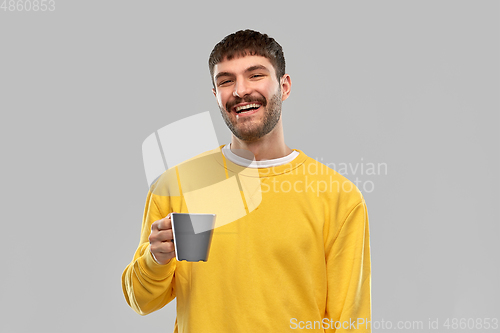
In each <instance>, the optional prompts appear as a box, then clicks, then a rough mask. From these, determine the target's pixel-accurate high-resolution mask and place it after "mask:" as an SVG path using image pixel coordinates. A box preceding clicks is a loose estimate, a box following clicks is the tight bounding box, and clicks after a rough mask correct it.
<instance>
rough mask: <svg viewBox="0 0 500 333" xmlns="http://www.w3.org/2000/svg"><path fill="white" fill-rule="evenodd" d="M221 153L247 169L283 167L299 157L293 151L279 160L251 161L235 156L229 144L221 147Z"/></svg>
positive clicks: (296, 152) (297, 153)
mask: <svg viewBox="0 0 500 333" xmlns="http://www.w3.org/2000/svg"><path fill="white" fill-rule="evenodd" d="M222 153H223V154H224V156H225V157H226V158H227V159H228V160H230V161H231V162H233V163H234V164H237V165H241V166H245V167H247V168H269V167H275V166H278V165H283V164H287V163H290V162H291V161H293V159H294V158H295V157H297V156H299V152H298V151H296V150H294V151H292V152H291V153H290V154H288V155H287V156H284V157H280V158H275V159H272V160H263V161H255V160H254V161H251V160H249V159H246V158H243V157H241V156H238V155H236V154H235V153H233V152H232V151H231V144H227V145H225V146H224V147H222Z"/></svg>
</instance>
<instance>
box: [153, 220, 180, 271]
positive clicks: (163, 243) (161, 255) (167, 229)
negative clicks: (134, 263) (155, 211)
mask: <svg viewBox="0 0 500 333" xmlns="http://www.w3.org/2000/svg"><path fill="white" fill-rule="evenodd" d="M173 238H174V234H173V231H172V221H171V214H168V215H167V216H166V217H165V218H163V219H161V220H158V221H155V222H153V224H152V225H151V233H150V235H149V244H150V249H151V252H152V253H153V256H154V258H155V260H156V261H157V262H158V263H159V264H162V265H163V264H165V263H167V262H169V261H170V259H172V258H174V257H175V246H174V243H173V242H172V240H173Z"/></svg>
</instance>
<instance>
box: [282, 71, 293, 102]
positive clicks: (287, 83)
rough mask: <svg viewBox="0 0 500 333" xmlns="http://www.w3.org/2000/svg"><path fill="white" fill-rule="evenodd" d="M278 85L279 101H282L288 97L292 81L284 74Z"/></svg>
mask: <svg viewBox="0 0 500 333" xmlns="http://www.w3.org/2000/svg"><path fill="white" fill-rule="evenodd" d="M280 85H281V100H282V101H284V100H285V99H287V98H288V96H290V90H291V88H292V79H291V78H290V75H288V74H285V75H283V76H282V77H281V79H280Z"/></svg>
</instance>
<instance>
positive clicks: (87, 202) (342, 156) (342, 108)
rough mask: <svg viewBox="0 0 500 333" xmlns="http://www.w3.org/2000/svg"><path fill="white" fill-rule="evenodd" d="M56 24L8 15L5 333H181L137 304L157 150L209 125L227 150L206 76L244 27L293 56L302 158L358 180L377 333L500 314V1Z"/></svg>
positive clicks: (292, 134) (93, 10) (3, 77)
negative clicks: (146, 160)
mask: <svg viewBox="0 0 500 333" xmlns="http://www.w3.org/2000/svg"><path fill="white" fill-rule="evenodd" d="M0 2H3V1H0ZM7 5H8V4H7ZM55 8H56V10H55V11H52V12H49V11H46V12H41V11H38V12H34V11H33V10H32V11H27V10H26V9H23V10H20V11H18V10H17V9H16V10H15V11H11V10H9V8H8V6H7V10H4V9H1V10H0V37H1V40H0V50H1V51H0V108H1V115H2V121H1V131H0V135H1V141H0V142H1V146H2V148H1V152H2V173H1V176H0V177H1V187H0V188H1V199H2V206H1V207H2V208H1V219H2V226H1V230H2V231H1V235H2V236H1V238H2V242H1V245H0V250H1V253H2V261H1V263H2V265H1V266H2V268H1V283H0V295H1V296H0V297H1V300H2V301H1V303H2V305H1V312H0V316H1V319H0V331H1V332H23V333H24V332H50V333H54V332H138V331H139V330H151V331H155V332H171V331H172V330H173V325H174V320H175V302H173V303H171V304H168V305H167V306H166V307H165V308H163V309H161V310H159V311H157V312H155V313H153V314H150V315H148V316H145V317H142V316H140V315H138V314H136V313H135V312H134V311H133V310H132V309H130V308H129V307H128V305H127V304H126V302H125V298H124V296H123V294H122V289H121V274H122V271H123V270H124V268H125V267H126V265H127V264H128V263H129V262H130V261H131V259H132V256H133V254H134V251H135V250H136V247H137V245H138V242H139V235H140V231H141V218H142V213H143V209H144V204H145V199H146V194H147V189H148V186H147V181H146V177H145V173H144V166H143V162H142V153H141V145H142V142H143V141H144V139H145V138H146V137H147V136H148V135H149V134H151V133H153V132H154V131H155V130H157V129H159V128H161V127H163V126H165V125H167V124H169V123H172V122H174V121H176V120H179V119H182V118H184V117H186V116H189V115H194V114H197V113H200V112H203V111H210V113H211V116H212V119H213V121H214V126H215V127H216V132H217V137H218V140H219V143H221V144H223V143H228V142H229V141H230V132H229V130H228V129H227V128H226V126H225V124H224V122H223V120H222V118H221V116H220V114H219V110H218V107H217V104H216V100H215V98H214V96H213V95H212V92H211V81H210V75H209V72H208V66H207V60H208V56H209V54H210V51H211V50H212V48H213V46H214V45H215V44H216V43H217V42H219V41H220V40H221V39H222V38H223V37H225V36H226V35H228V34H230V33H232V32H235V31H237V30H240V29H246V28H251V29H255V30H259V31H261V32H264V33H267V34H269V35H270V36H272V37H274V38H275V39H276V40H277V41H278V42H279V43H280V44H281V45H282V46H283V48H284V52H285V57H286V61H287V72H288V73H289V74H290V75H291V78H292V90H291V95H290V97H289V99H288V100H286V101H285V102H284V104H283V121H284V129H285V140H286V143H287V144H288V145H289V146H290V147H292V148H297V149H301V150H302V151H304V152H305V153H306V154H308V155H309V156H311V157H313V158H316V159H318V160H319V161H320V162H323V163H334V164H336V165H339V166H342V165H343V164H342V163H344V164H345V165H348V166H350V168H348V169H347V170H344V171H345V172H344V174H345V175H346V177H347V178H349V179H351V180H353V181H354V180H356V179H358V181H359V183H358V184H360V187H361V188H360V189H361V190H362V191H363V193H364V195H365V199H366V202H367V205H368V213H369V218H370V232H371V250H372V257H371V258H372V309H373V318H372V319H373V321H379V324H380V322H381V321H382V320H384V321H391V322H392V323H393V325H396V323H397V322H398V321H422V322H423V323H424V324H425V326H424V328H423V329H420V330H414V331H418V332H435V331H436V330H432V329H429V328H428V327H427V326H428V321H429V320H431V321H435V320H439V325H440V330H445V329H444V328H443V326H442V325H443V324H444V323H445V321H446V319H452V318H458V319H460V318H466V319H468V318H473V319H474V320H476V321H477V320H479V321H482V320H483V319H484V318H495V317H496V318H499V317H500V314H499V298H500V293H499V290H500V288H499V284H498V281H499V280H500V273H499V260H498V253H499V247H500V246H499V242H498V239H499V236H500V231H499V221H500V219H499V209H498V208H499V204H500V200H499V199H500V198H499V185H500V181H499V175H498V171H499V170H500V165H499V159H500V158H499V151H500V150H499V143H500V139H499V129H500V128H499V127H500V120H499V110H500V105H499V96H500V94H499V88H500V85H499V81H500V80H499V74H500V71H499V59H500V52H499V49H500V33H499V19H500V6H499V2H498V1H332V2H327V1H323V2H316V1H280V2H278V1H276V2H271V1H248V2H236V1H227V2H220V1H219V2H217V1H204V2H201V1H199V2H183V3H181V1H177V2H176V3H175V4H173V3H172V2H167V1H129V0H121V1H118V0H114V1H97V0H89V1H61V0H56V1H55ZM369 163H374V164H376V165H378V164H381V165H385V166H386V167H385V168H382V169H380V171H378V172H377V173H376V174H369V173H368V172H366V168H368V167H369V166H370V164H369ZM356 165H357V167H356ZM361 167H364V168H365V172H361ZM370 173H371V172H370ZM363 185H364V186H365V188H363ZM221 297H235V295H221ZM207 306H209V304H207ZM269 315H270V316H272V314H269ZM257 331H258V329H257V328H256V332H257ZM374 331H375V332H383V331H385V330H384V329H378V330H376V329H374ZM400 331H402V330H400ZM407 331H412V330H407ZM450 331H453V330H452V329H450ZM456 331H457V332H468V331H470V332H478V331H481V330H477V329H472V330H469V329H462V330H460V329H457V330H456ZM486 331H488V330H486ZM489 331H492V330H489Z"/></svg>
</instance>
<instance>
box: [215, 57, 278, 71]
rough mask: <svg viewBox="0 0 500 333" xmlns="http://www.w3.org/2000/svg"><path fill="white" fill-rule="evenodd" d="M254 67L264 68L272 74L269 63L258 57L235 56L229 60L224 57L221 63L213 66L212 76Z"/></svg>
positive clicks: (271, 67) (272, 68)
mask: <svg viewBox="0 0 500 333" xmlns="http://www.w3.org/2000/svg"><path fill="white" fill-rule="evenodd" d="M255 66H264V67H265V68H266V69H267V70H268V71H270V72H274V67H273V65H272V64H271V61H270V60H269V59H268V58H266V57H264V56H260V55H245V56H235V57H233V58H231V59H230V60H228V59H227V57H224V58H223V59H222V61H221V62H219V63H217V64H216V65H215V66H214V75H217V73H219V72H239V71H245V70H247V69H248V68H251V67H255Z"/></svg>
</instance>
